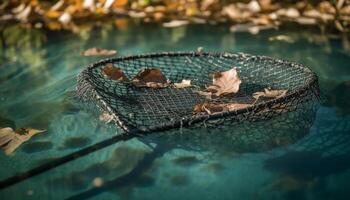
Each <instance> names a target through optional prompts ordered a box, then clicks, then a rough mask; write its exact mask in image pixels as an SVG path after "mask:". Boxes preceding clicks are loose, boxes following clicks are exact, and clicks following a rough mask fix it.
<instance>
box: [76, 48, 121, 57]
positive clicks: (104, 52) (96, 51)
mask: <svg viewBox="0 0 350 200" xmlns="http://www.w3.org/2000/svg"><path fill="white" fill-rule="evenodd" d="M116 53H117V51H116V50H108V49H101V48H96V47H93V48H90V49H87V50H85V51H84V52H82V53H81V55H83V56H111V55H114V54H116Z"/></svg>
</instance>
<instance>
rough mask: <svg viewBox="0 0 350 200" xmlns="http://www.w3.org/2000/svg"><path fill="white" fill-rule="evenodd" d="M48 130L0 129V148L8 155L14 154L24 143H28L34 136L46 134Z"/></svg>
mask: <svg viewBox="0 0 350 200" xmlns="http://www.w3.org/2000/svg"><path fill="white" fill-rule="evenodd" d="M45 131H46V130H38V129H32V128H20V129H17V130H15V131H14V130H13V129H12V128H9V127H7V128H0V147H1V149H2V150H3V151H4V152H5V154H6V155H9V154H11V153H12V152H14V151H15V150H16V149H17V148H18V147H19V146H20V145H21V144H22V143H24V142H26V141H28V140H29V139H30V138H31V137H32V136H33V135H36V134H38V133H42V132H45Z"/></svg>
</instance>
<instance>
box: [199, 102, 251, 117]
mask: <svg viewBox="0 0 350 200" xmlns="http://www.w3.org/2000/svg"><path fill="white" fill-rule="evenodd" d="M251 105H252V104H243V103H225V104H213V103H201V104H197V105H195V106H194V107H193V112H194V113H201V112H206V113H207V114H209V115H211V114H215V113H221V112H227V111H234V110H240V109H244V108H247V107H249V106H251Z"/></svg>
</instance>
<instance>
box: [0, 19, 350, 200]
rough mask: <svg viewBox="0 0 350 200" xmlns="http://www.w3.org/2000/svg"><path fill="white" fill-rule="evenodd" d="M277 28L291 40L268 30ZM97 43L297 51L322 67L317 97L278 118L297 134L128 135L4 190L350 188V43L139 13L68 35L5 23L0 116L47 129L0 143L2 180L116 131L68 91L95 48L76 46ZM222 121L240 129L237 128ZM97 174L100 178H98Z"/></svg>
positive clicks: (306, 193)
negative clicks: (295, 116) (177, 23)
mask: <svg viewBox="0 0 350 200" xmlns="http://www.w3.org/2000/svg"><path fill="white" fill-rule="evenodd" d="M277 35H287V36H289V37H291V38H292V39H293V40H294V42H293V43H288V42H286V41H270V40H269V38H271V37H274V36H277ZM4 45H5V46H4ZM94 46H98V47H104V48H112V49H117V50H118V51H119V53H118V54H119V55H125V54H131V53H141V52H155V51H180V50H181V51H184V50H195V49H196V48H197V47H198V46H203V47H204V49H205V50H207V51H234V52H236V51H242V52H246V53H251V54H259V55H268V56H272V57H276V58H283V59H288V60H293V61H296V62H299V63H303V64H305V65H308V66H310V67H311V68H312V69H313V70H314V71H315V72H316V73H317V74H318V76H319V81H320V86H321V91H322V95H323V97H324V102H323V103H322V105H321V106H320V107H319V109H318V110H317V112H316V113H315V118H314V119H313V120H311V123H310V127H309V128H307V129H305V130H297V129H293V128H291V129H290V130H284V132H285V134H294V132H295V134H296V135H298V136H297V137H296V138H294V139H293V140H292V141H290V140H289V141H287V142H285V143H286V144H285V145H283V144H282V145H281V143H283V141H282V142H281V141H280V140H277V139H276V140H273V141H274V142H272V143H269V144H255V145H251V146H250V144H248V145H243V146H240V145H237V143H234V142H233V143H231V142H230V141H225V138H224V139H222V140H220V135H219V134H220V130H219V131H218V132H219V134H216V136H215V137H205V139H202V138H201V137H195V136H193V138H191V136H186V138H176V137H171V138H170V139H169V138H165V139H164V138H162V137H156V136H152V135H151V136H147V137H145V138H140V139H139V138H138V139H136V138H135V139H131V140H128V141H126V142H119V143H117V144H114V145H111V146H108V147H107V148H104V149H101V150H99V151H96V152H94V153H92V154H89V155H87V156H83V157H80V158H78V159H75V160H74V161H71V162H69V163H67V164H65V165H62V166H59V167H57V168H54V169H52V170H50V171H47V172H45V173H42V174H40V175H38V176H35V177H32V178H30V179H28V180H25V181H23V182H20V183H18V184H16V185H13V186H10V187H8V188H6V189H4V190H1V191H0V199H65V198H69V197H75V198H76V199H78V198H79V199H86V198H94V199H112V198H113V199H154V198H157V199H349V198H350V192H349V190H348V188H349V186H350V184H349V183H348V180H349V178H350V170H349V169H350V135H349V134H350V109H349V108H350V103H349V102H350V101H349V98H350V66H349V64H350V52H349V50H347V49H346V48H345V47H346V43H345V42H344V41H342V40H340V39H332V40H328V39H326V38H325V37H323V36H321V35H319V34H318V33H315V32H313V31H307V30H305V31H300V30H288V31H285V30H279V31H276V30H273V31H266V32H262V33H260V34H259V35H250V34H247V33H238V34H233V33H230V32H229V31H228V27H226V26H203V25H193V26H189V27H180V28H175V29H164V28H161V27H160V26H158V25H142V26H130V27H129V28H127V29H125V30H116V29H115V28H114V27H113V26H112V25H106V26H104V27H103V28H96V29H93V30H89V29H84V30H83V31H81V32H80V34H78V35H73V34H70V33H63V32H60V33H42V32H39V31H36V30H31V31H26V30H22V29H19V28H18V27H13V28H12V29H7V30H5V31H3V33H2V49H0V50H1V58H0V59H1V60H0V61H1V66H0V127H1V126H2V127H4V126H11V127H35V128H45V129H47V130H48V132H47V133H45V134H42V135H38V136H35V137H34V138H33V139H32V140H30V141H29V142H27V143H26V144H24V145H23V146H21V148H20V149H18V150H17V151H16V152H15V154H14V155H12V156H5V155H3V154H2V153H1V154H0V163H1V164H0V180H3V179H5V178H8V177H11V176H13V175H15V174H16V173H19V172H23V171H26V170H29V169H31V168H33V167H36V166H39V165H40V164H43V163H46V162H49V161H50V160H52V159H53V158H57V157H60V156H64V155H67V154H68V153H71V152H74V151H77V150H79V149H82V148H84V147H86V146H89V145H92V144H94V143H96V142H98V141H102V140H104V139H108V138H110V137H112V136H114V135H115V134H116V132H118V133H120V132H121V130H119V129H116V128H115V127H113V126H108V125H105V124H104V123H102V122H100V121H99V120H97V119H96V116H94V115H92V114H90V113H89V112H87V111H85V110H81V109H79V107H77V106H76V104H75V103H74V102H73V100H72V98H71V96H72V92H73V91H74V90H75V85H76V76H77V74H78V73H79V72H80V71H81V70H82V69H83V67H84V66H86V65H87V64H88V63H91V62H93V61H97V60H98V58H86V57H81V56H80V52H81V51H82V50H84V49H87V48H90V47H94ZM269 123H270V124H271V126H270V127H271V128H270V129H266V130H261V131H262V135H264V134H265V133H264V131H266V133H274V132H276V131H277V130H276V128H275V129H274V124H273V122H266V124H268V125H270V124H269ZM198 131H199V132H200V131H204V130H202V129H201V130H198ZM224 131H225V134H226V135H229V134H231V132H232V134H236V135H237V134H244V133H243V132H240V131H237V130H235V128H232V129H231V130H224ZM292 132H293V133H292ZM179 137H181V135H179ZM170 140H171V141H170ZM177 140H178V141H179V142H177ZM204 140H205V141H204ZM214 140H215V141H214ZM185 143H186V145H183V144H185ZM199 143H200V144H201V145H198V144H199ZM277 144H278V145H277ZM191 146H195V147H198V148H190V147H191ZM262 146H264V147H263V148H262ZM274 146H278V147H276V148H273V147H274ZM96 177H100V178H102V180H104V181H105V183H108V185H107V186H106V185H105V186H104V187H100V188H97V189H96V187H94V184H93V180H94V179H95V178H96ZM120 177H123V178H122V179H121V178H120ZM108 181H111V182H108Z"/></svg>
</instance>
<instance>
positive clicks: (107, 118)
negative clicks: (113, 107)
mask: <svg viewBox="0 0 350 200" xmlns="http://www.w3.org/2000/svg"><path fill="white" fill-rule="evenodd" d="M99 119H100V120H101V121H103V122H105V123H106V124H108V123H110V122H112V121H113V115H111V114H109V113H107V112H103V113H102V114H101V115H100V117H99Z"/></svg>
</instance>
